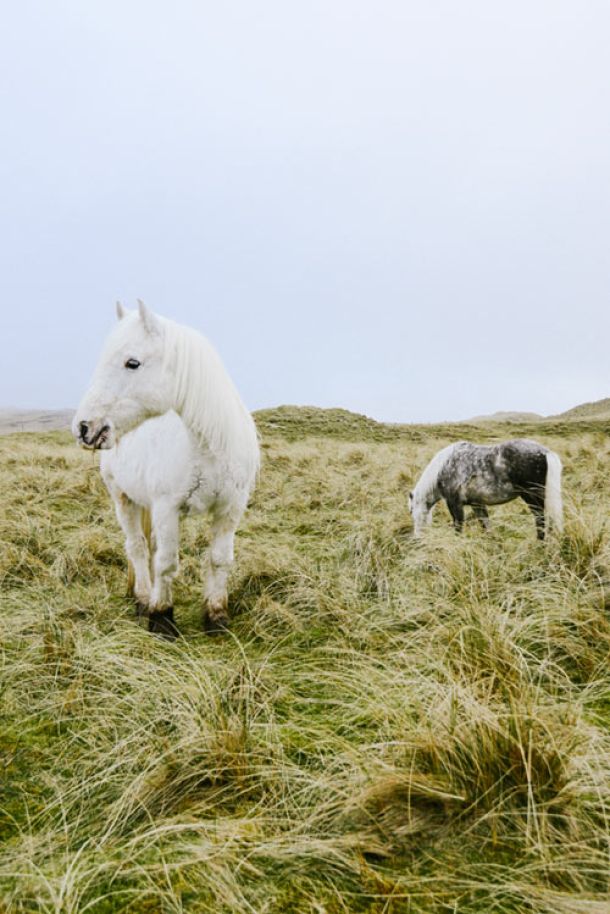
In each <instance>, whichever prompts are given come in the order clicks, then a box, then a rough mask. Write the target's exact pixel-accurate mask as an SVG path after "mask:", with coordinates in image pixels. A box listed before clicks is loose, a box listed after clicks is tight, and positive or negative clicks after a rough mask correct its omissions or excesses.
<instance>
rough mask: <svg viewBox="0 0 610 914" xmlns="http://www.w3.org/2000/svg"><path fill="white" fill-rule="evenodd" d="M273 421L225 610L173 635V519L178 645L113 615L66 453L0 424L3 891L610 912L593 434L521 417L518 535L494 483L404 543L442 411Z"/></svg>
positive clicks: (192, 902) (607, 744) (107, 527)
mask: <svg viewBox="0 0 610 914" xmlns="http://www.w3.org/2000/svg"><path fill="white" fill-rule="evenodd" d="M271 419H272V417H271ZM271 419H270V420H269V424H268V426H266V427H265V429H264V430H263V431H264V435H263V453H264V461H263V467H262V472H261V479H260V484H259V487H258V489H257V491H256V494H255V497H254V499H253V503H252V505H251V507H250V509H249V512H248V514H247V516H246V518H245V521H244V524H243V526H242V528H241V531H240V533H239V535H238V538H237V547H236V564H235V569H234V572H233V575H232V580H231V604H232V608H233V625H232V630H231V633H230V634H229V635H227V636H226V637H225V638H222V639H209V638H207V637H206V636H205V635H204V634H203V633H202V631H201V629H200V611H201V592H202V586H201V557H202V553H203V550H204V549H205V545H206V542H207V526H206V523H205V522H204V521H202V520H201V519H192V520H187V521H185V524H184V529H183V543H182V552H181V569H180V573H179V576H178V579H177V581H176V594H175V596H176V600H175V604H176V619H177V621H178V624H179V625H180V628H181V632H182V637H181V638H179V639H178V640H177V641H176V642H175V643H168V642H166V641H163V640H160V639H159V638H157V637H156V636H153V635H150V634H149V633H148V632H147V631H145V630H143V629H142V628H139V627H138V625H137V623H136V620H135V616H134V608H133V606H132V605H131V604H130V601H129V600H128V599H127V597H126V596H125V562H124V556H123V547H122V542H121V536H120V533H119V530H118V528H117V524H116V522H115V520H114V516H113V512H112V510H111V506H110V503H109V500H108V498H107V496H106V493H105V492H104V490H103V487H102V485H101V482H100V480H99V475H98V470H97V468H96V467H95V465H94V461H92V458H91V457H90V456H87V455H85V454H83V453H82V452H79V451H78V450H76V449H75V447H74V446H73V445H72V443H71V442H70V441H69V439H68V437H67V436H65V435H62V434H53V435H46V436H34V435H18V436H12V437H8V438H4V439H0V487H1V488H0V490H1V491H2V509H1V514H0V586H1V588H2V589H1V598H0V599H1V603H2V607H1V610H2V611H1V616H0V647H1V657H2V666H1V672H0V676H1V679H0V695H1V701H2V716H1V721H2V722H1V724H0V727H1V730H0V766H1V769H2V770H1V772H0V777H1V780H0V841H1V852H0V910H2V909H4V910H6V911H10V912H16V914H20V912H23V914H25V912H45V914H77V912H86V911H88V912H95V914H106V912H108V914H110V912H131V914H138V912H146V914H156V912H159V914H161V912H176V914H178V912H182V911H189V912H202V914H203V912H210V914H212V912H214V914H219V912H220V914H222V912H236V914H252V912H257V914H258V912H260V914H291V912H294V914H296V912H299V914H301V912H311V914H345V912H371V914H373V912H374V914H382V912H383V914H385V912H388V914H390V912H410V914H418V912H460V914H470V912H472V914H474V912H502V914H504V912H506V914H508V912H514V914H517V912H519V914H521V912H535V914H563V912H565V914H572V912H574V914H576V912H582V914H585V912H586V914H608V911H610V732H609V730H610V727H609V724H610V672H609V659H610V547H609V542H610V541H609V538H608V530H607V526H606V518H607V516H608V509H609V507H610V494H609V491H608V455H609V451H610V447H609V444H608V440H607V438H606V436H605V434H604V429H603V428H601V427H600V430H599V431H596V430H595V429H593V430H591V429H589V428H588V429H586V430H582V429H580V428H579V426H578V425H577V424H574V426H572V427H570V426H569V425H567V424H565V423H564V424H563V425H561V426H558V427H557V430H556V432H555V434H554V435H553V434H552V429H551V431H550V432H549V434H545V435H544V437H543V440H544V441H545V443H548V444H549V445H551V446H552V447H553V448H554V449H556V450H557V451H558V452H559V453H560V454H561V455H562V457H563V460H564V464H565V473H564V488H565V503H566V526H565V532H564V534H563V535H562V536H561V538H554V539H552V540H551V541H550V542H549V543H547V544H544V545H543V544H540V543H538V542H537V541H536V540H535V536H534V524H533V519H532V518H531V516H530V515H529V514H528V512H527V510H526V509H525V507H524V506H523V505H521V504H520V503H516V502H514V503H512V504H509V505H506V506H504V507H501V508H497V509H492V515H491V517H492V529H491V531H490V533H489V534H485V533H484V532H483V531H482V530H481V529H480V528H479V527H478V526H477V525H476V524H475V523H474V522H472V523H468V524H467V525H466V529H465V531H464V534H463V535H462V536H461V537H458V536H456V535H455V534H454V533H453V530H452V529H451V526H450V522H449V519H448V515H447V513H446V511H445V510H444V508H442V507H439V508H438V509H437V516H436V519H435V523H434V525H433V527H432V528H431V529H430V531H429V535H428V536H427V537H425V538H424V539H423V540H422V541H415V540H414V539H413V538H412V536H411V524H410V520H409V518H408V514H407V511H406V494H407V492H408V489H409V486H410V485H412V483H413V481H414V480H415V478H416V477H417V475H418V473H419V472H420V471H421V469H422V467H423V466H424V465H425V463H426V462H427V460H428V459H429V458H430V456H431V454H432V453H434V451H435V450H437V449H438V448H440V447H441V446H443V445H444V444H446V443H448V441H449V440H451V435H452V430H451V429H448V428H447V427H445V428H440V427H439V428H436V429H433V428H431V429H427V430H423V431H422V430H413V433H409V431H408V430H402V431H401V433H400V434H398V433H395V432H394V431H392V430H389V431H388V433H387V436H385V437H384V436H383V435H381V432H380V431H379V428H382V427H375V428H372V430H371V431H370V434H369V433H368V430H367V428H366V427H363V429H362V432H361V434H362V440H357V433H356V432H354V433H353V434H352V433H350V435H349V436H348V437H349V438H350V440H347V437H346V438H342V437H341V435H340V434H338V433H332V432H331V433H329V434H328V436H326V435H324V434H323V433H322V432H320V430H319V429H318V437H313V436H310V435H309V433H308V428H307V426H306V425H304V426H303V428H302V429H300V430H299V428H298V427H297V426H295V424H294V422H293V424H292V426H291V428H290V435H289V436H286V435H285V434H283V433H282V429H281V428H280V429H279V430H278V429H277V428H276V429H274V426H273V422H272V421H271ZM318 425H322V427H323V423H322V420H321V419H320V420H318ZM485 431H486V433H487V435H488V437H489V436H491V435H494V436H496V437H497V436H500V435H502V436H505V437H508V435H509V434H510V433H511V432H510V431H508V430H507V429H506V428H504V429H502V428H501V427H494V428H489V429H486V430H485ZM507 432H508V434H507ZM354 435H356V440H353V437H354ZM289 439H290V440H289ZM2 905H3V906H4V908H2Z"/></svg>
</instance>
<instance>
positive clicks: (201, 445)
mask: <svg viewBox="0 0 610 914" xmlns="http://www.w3.org/2000/svg"><path fill="white" fill-rule="evenodd" d="M174 332H176V336H175V337H174V339H173V340H172V345H173V352H172V353H171V359H170V365H171V369H170V373H171V374H172V381H173V384H172V386H173V393H174V398H173V399H174V402H173V404H172V405H173V409H174V410H175V412H177V413H178V415H179V416H180V418H181V419H182V421H183V423H184V425H185V426H186V428H187V430H188V432H189V435H190V436H191V439H192V441H193V444H194V446H195V447H196V448H197V449H198V450H200V451H203V452H204V453H210V452H211V453H213V454H214V455H215V456H216V457H218V458H219V459H224V460H227V461H229V462H235V461H237V462H238V463H244V465H246V464H247V465H248V466H249V465H250V464H252V468H254V469H255V468H256V466H257V465H258V444H257V440H256V432H255V430H254V424H253V420H252V417H251V416H250V413H249V412H248V411H247V410H246V408H245V406H244V405H243V403H242V401H241V399H240V396H239V394H238V392H237V390H236V388H235V386H234V385H233V382H232V381H231V379H230V377H229V375H228V374H227V372H226V369H225V367H224V365H223V364H222V362H221V360H220V358H219V357H218V355H217V353H216V352H215V351H214V349H213V348H212V347H211V345H210V344H209V343H208V342H207V340H205V339H203V338H200V337H199V336H198V335H193V336H189V335H188V332H183V330H182V328H179V329H178V330H177V331H176V330H175V328H174Z"/></svg>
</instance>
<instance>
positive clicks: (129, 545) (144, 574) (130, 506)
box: [112, 492, 151, 606]
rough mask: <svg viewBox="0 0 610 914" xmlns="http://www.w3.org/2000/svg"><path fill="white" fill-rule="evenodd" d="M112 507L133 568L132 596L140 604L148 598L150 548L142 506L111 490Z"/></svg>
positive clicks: (146, 602)
mask: <svg viewBox="0 0 610 914" xmlns="http://www.w3.org/2000/svg"><path fill="white" fill-rule="evenodd" d="M112 495H113V498H114V507H115V511H116V516H117V519H118V522H119V524H120V525H121V529H122V531H123V533H124V534H125V552H126V553H127V559H128V561H129V562H130V564H131V567H132V568H133V574H134V576H135V582H134V585H133V596H135V598H136V600H137V601H138V603H139V604H141V605H142V606H148V602H149V600H150V591H151V580H150V550H149V548H148V541H147V539H146V536H145V534H144V530H143V529H142V508H140V506H139V505H136V504H135V502H133V501H131V499H130V498H128V497H127V496H126V495H125V494H124V493H122V492H120V493H119V492H113V493H112Z"/></svg>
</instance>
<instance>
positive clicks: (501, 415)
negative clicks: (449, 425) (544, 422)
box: [463, 410, 544, 422]
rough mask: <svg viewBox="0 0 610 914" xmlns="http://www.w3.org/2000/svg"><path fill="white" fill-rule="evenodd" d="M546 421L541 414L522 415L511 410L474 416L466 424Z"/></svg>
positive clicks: (466, 420)
mask: <svg viewBox="0 0 610 914" xmlns="http://www.w3.org/2000/svg"><path fill="white" fill-rule="evenodd" d="M541 419H544V416H541V415H540V413H525V412H523V413H520V412H511V411H510V410H508V411H507V410H499V411H498V412H496V413H490V414H489V415H488V416H474V417H473V418H472V419H465V420H463V421H465V422H538V421H539V420H541Z"/></svg>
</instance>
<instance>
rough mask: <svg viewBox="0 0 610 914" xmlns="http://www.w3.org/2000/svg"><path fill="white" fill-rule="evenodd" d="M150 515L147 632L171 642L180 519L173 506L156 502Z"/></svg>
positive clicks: (175, 633) (173, 630) (174, 634)
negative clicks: (151, 555) (151, 540)
mask: <svg viewBox="0 0 610 914" xmlns="http://www.w3.org/2000/svg"><path fill="white" fill-rule="evenodd" d="M151 513H152V530H153V537H154V543H155V554H154V559H153V572H154V577H153V587H152V593H151V599H150V612H149V615H148V629H149V631H151V632H156V633H157V634H160V635H164V636H165V637H168V638H174V637H176V635H177V634H178V629H177V628H176V626H175V625H174V607H173V599H172V582H173V580H174V577H175V575H176V572H177V571H178V539H179V533H180V524H179V521H180V518H179V515H178V510H177V508H176V506H175V505H174V504H171V503H165V502H157V503H156V504H154V505H153V508H152V512H151Z"/></svg>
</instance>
